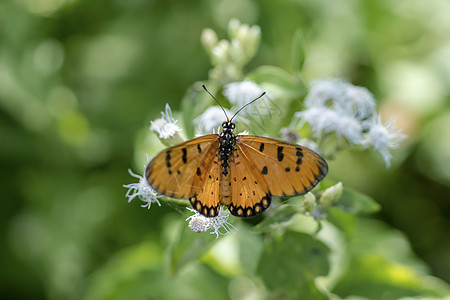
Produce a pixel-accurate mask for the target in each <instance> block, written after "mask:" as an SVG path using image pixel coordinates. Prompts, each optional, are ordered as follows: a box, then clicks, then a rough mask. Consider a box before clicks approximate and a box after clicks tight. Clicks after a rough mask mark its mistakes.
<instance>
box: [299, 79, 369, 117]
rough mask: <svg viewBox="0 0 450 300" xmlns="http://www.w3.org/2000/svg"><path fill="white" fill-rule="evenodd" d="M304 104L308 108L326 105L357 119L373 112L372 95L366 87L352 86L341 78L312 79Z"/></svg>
mask: <svg viewBox="0 0 450 300" xmlns="http://www.w3.org/2000/svg"><path fill="white" fill-rule="evenodd" d="M305 105H306V107H308V108H311V107H327V108H329V109H331V110H334V111H337V112H339V113H341V114H346V115H350V116H353V117H355V118H356V119H358V120H363V119H365V118H368V117H370V116H371V115H372V114H373V113H375V99H374V98H373V95H372V94H371V93H370V92H369V91H368V90H367V89H366V88H364V87H359V86H354V85H352V84H350V83H348V82H346V81H344V80H342V79H330V80H315V81H312V82H311V90H310V91H309V93H308V95H307V96H306V98H305Z"/></svg>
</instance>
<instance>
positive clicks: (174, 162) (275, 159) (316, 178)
mask: <svg viewBox="0 0 450 300" xmlns="http://www.w3.org/2000/svg"><path fill="white" fill-rule="evenodd" d="M203 88H204V89H205V90H206V92H208V93H209V94H210V95H211V97H213V98H214V96H213V95H212V94H211V93H210V92H209V91H208V90H207V89H206V87H205V86H204V85H203ZM264 94H265V93H263V94H262V95H261V96H259V97H258V98H256V99H254V100H253V101H251V102H249V103H247V104H246V105H244V106H243V107H242V108H241V109H239V110H238V112H236V114H235V115H234V116H233V117H232V118H228V116H227V114H226V112H225V110H224V109H223V107H222V106H221V105H220V103H219V102H218V101H217V100H216V98H214V100H216V102H217V103H218V104H219V106H220V107H222V109H223V111H224V113H225V117H226V121H225V122H223V123H222V129H221V132H220V134H207V135H203V136H200V137H197V138H194V139H191V140H188V141H186V142H184V143H181V144H179V145H176V146H173V147H170V148H168V149H165V150H163V151H162V152H161V153H159V154H158V155H156V156H155V157H154V158H153V159H152V160H151V161H150V162H149V164H148V166H147V168H146V170H145V176H146V178H147V181H148V183H149V185H150V186H151V187H152V188H153V189H154V190H155V191H156V192H158V193H159V194H163V195H166V196H168V197H171V198H184V199H189V201H190V203H191V205H192V207H193V208H194V209H195V210H196V211H198V212H199V213H200V214H202V215H204V216H205V217H215V216H217V215H218V213H219V208H220V207H221V206H222V205H225V206H227V207H228V210H229V212H230V213H231V214H232V215H234V216H237V217H253V216H255V215H258V214H260V213H262V212H263V211H264V210H266V209H267V208H268V207H269V206H270V204H271V201H272V197H274V196H279V197H286V196H295V195H301V194H304V193H306V192H308V191H310V190H311V189H313V188H314V187H315V186H316V185H317V184H318V183H319V182H320V181H321V180H322V179H323V178H324V177H325V176H326V174H327V172H328V165H327V163H326V161H325V160H324V159H323V158H322V157H320V156H319V155H318V154H317V153H315V152H314V151H312V150H310V149H308V148H306V147H303V146H300V145H296V144H291V143H287V142H284V141H281V140H277V139H273V138H268V137H260V136H254V135H235V134H234V129H235V124H234V123H233V118H234V117H235V116H236V115H237V114H238V113H239V112H240V111H241V110H242V109H243V108H245V107H246V106H247V105H249V104H251V103H253V102H254V101H256V100H258V99H259V98H261V97H262V96H263V95H264Z"/></svg>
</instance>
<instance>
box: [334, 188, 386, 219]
mask: <svg viewBox="0 0 450 300" xmlns="http://www.w3.org/2000/svg"><path fill="white" fill-rule="evenodd" d="M333 206H334V207H336V208H338V209H340V210H342V211H345V212H348V213H352V214H370V213H375V212H377V211H379V210H380V205H379V204H378V203H377V202H375V200H373V199H372V198H370V197H369V196H367V195H364V194H361V193H359V192H357V191H354V190H351V189H347V188H345V189H344V191H343V192H342V196H341V198H339V200H338V201H336V202H335V203H334V204H333Z"/></svg>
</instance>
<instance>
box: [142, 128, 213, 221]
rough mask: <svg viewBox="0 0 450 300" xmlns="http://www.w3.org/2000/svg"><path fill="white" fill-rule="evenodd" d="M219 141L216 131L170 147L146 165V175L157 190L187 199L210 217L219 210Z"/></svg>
mask: <svg viewBox="0 0 450 300" xmlns="http://www.w3.org/2000/svg"><path fill="white" fill-rule="evenodd" d="M218 149H219V141H218V135H217V134H210V135H204V136H201V137H198V138H195V139H192V140H189V141H186V142H184V143H182V144H179V145H176V146H173V147H171V148H168V149H166V150H164V151H162V152H161V153H159V154H158V155H157V156H155V157H154V158H153V159H152V161H150V163H149V164H148V166H147V169H146V171H145V174H146V178H147V181H148V183H149V184H150V186H151V187H152V188H153V189H154V190H156V191H157V192H158V193H160V194H163V195H166V196H169V197H172V198H187V199H189V201H190V202H191V204H192V206H193V207H194V209H195V210H197V211H199V212H200V213H201V214H203V215H205V216H207V217H214V216H216V215H217V214H218V211H219V174H220V164H219V158H218V151H219V150H218Z"/></svg>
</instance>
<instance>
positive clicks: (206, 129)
mask: <svg viewBox="0 0 450 300" xmlns="http://www.w3.org/2000/svg"><path fill="white" fill-rule="evenodd" d="M225 111H226V113H227V115H229V116H231V115H232V114H231V112H230V111H228V110H225ZM225 120H226V117H225V115H224V113H223V111H222V109H221V108H220V107H219V106H211V107H208V109H207V110H205V112H204V113H202V114H201V115H200V116H198V117H197V118H195V119H194V121H193V123H194V125H195V128H196V131H197V132H199V133H201V134H206V133H212V132H214V131H216V130H217V129H218V128H220V126H221V125H222V123H223V121H225Z"/></svg>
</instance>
